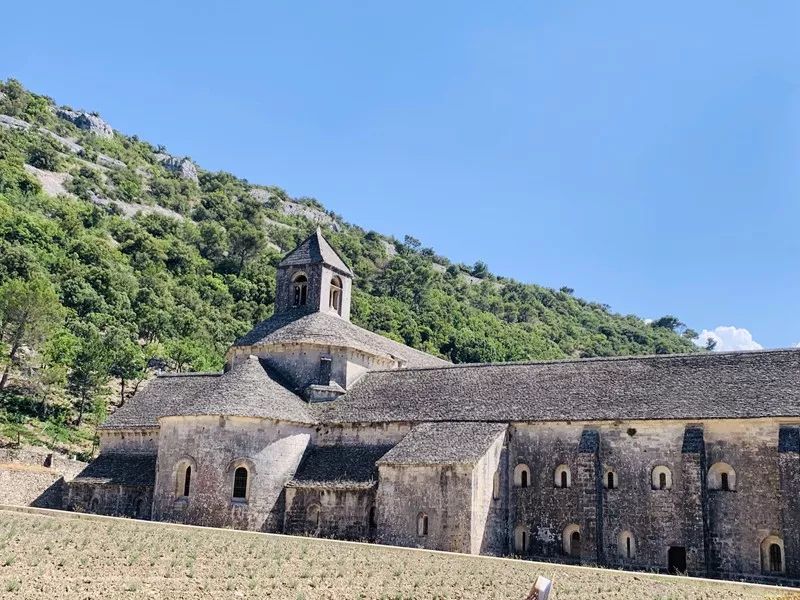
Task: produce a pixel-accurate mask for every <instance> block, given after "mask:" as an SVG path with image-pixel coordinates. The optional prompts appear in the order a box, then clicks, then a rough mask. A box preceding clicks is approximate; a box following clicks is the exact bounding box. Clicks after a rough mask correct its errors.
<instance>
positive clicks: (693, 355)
mask: <svg viewBox="0 0 800 600" xmlns="http://www.w3.org/2000/svg"><path fill="white" fill-rule="evenodd" d="M367 331H369V330H367ZM370 333H374V332H370ZM375 335H379V334H375ZM409 348H410V346H409ZM412 350H416V348H412ZM417 352H422V351H421V350H417ZM792 353H798V354H800V348H762V349H760V350H727V351H725V352H685V353H682V354H681V353H672V354H640V355H630V356H592V357H588V358H553V359H544V360H522V361H508V362H488V363H457V364H449V365H441V366H436V367H408V368H404V369H373V370H371V371H368V372H367V374H370V373H398V372H404V371H440V370H441V371H444V370H450V369H478V368H485V367H524V366H533V365H558V364H572V363H594V362H625V361H659V360H667V359H674V358H689V359H695V360H697V359H700V360H709V359H713V358H716V357H723V356H741V355H756V354H792ZM431 356H433V355H431Z"/></svg>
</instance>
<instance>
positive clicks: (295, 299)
mask: <svg viewBox="0 0 800 600" xmlns="http://www.w3.org/2000/svg"><path fill="white" fill-rule="evenodd" d="M307 299H308V277H306V275H305V273H298V274H297V275H295V276H294V278H293V279H292V304H293V305H294V306H305V305H306V300H307Z"/></svg>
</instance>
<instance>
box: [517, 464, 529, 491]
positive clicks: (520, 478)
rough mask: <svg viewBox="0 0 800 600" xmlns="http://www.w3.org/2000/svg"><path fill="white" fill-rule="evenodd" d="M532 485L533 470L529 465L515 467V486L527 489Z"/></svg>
mask: <svg viewBox="0 0 800 600" xmlns="http://www.w3.org/2000/svg"><path fill="white" fill-rule="evenodd" d="M530 484H531V470H530V469H529V468H528V465H525V464H519V465H517V466H516V467H514V485H515V486H516V487H520V488H526V487H528V486H529V485H530Z"/></svg>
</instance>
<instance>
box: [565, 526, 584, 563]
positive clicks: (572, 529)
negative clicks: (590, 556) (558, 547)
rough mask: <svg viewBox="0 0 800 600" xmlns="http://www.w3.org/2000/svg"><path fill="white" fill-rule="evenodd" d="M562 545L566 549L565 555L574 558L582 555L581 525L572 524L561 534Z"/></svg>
mask: <svg viewBox="0 0 800 600" xmlns="http://www.w3.org/2000/svg"><path fill="white" fill-rule="evenodd" d="M561 543H562V544H563V547H564V554H566V555H568V556H573V557H576V558H578V557H580V555H581V528H580V525H576V524H574V523H573V524H571V525H567V526H566V527H565V528H564V533H562V534H561Z"/></svg>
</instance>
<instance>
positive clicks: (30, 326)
mask: <svg viewBox="0 0 800 600" xmlns="http://www.w3.org/2000/svg"><path fill="white" fill-rule="evenodd" d="M61 315H62V307H61V304H59V302H58V296H56V293H55V290H53V286H52V285H50V282H49V281H48V280H47V279H44V278H41V277H40V278H36V279H33V280H30V281H24V280H21V279H12V280H10V281H8V282H6V283H4V284H3V285H2V286H0V342H2V343H4V344H6V345H7V348H6V351H5V352H4V356H3V359H4V362H5V366H4V368H3V375H2V377H0V390H2V389H4V388H5V387H6V384H7V383H8V377H9V374H10V372H11V368H12V366H13V365H15V364H17V363H18V361H19V360H20V349H21V348H22V347H23V346H27V347H28V348H30V349H31V350H38V349H39V348H40V347H41V345H42V343H43V342H44V341H45V340H46V339H47V335H48V333H49V332H50V331H52V330H53V329H54V328H55V327H56V325H58V322H59V321H60V320H61Z"/></svg>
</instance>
